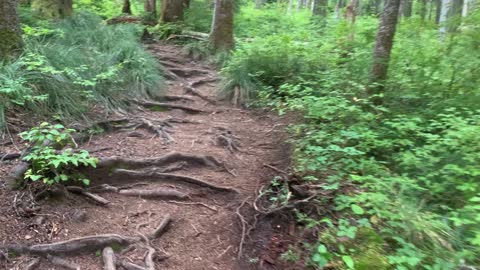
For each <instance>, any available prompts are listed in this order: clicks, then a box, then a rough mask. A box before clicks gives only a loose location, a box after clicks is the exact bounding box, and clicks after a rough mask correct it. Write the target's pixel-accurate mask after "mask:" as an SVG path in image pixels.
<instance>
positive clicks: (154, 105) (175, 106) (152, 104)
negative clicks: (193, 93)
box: [138, 101, 206, 114]
mask: <svg viewBox="0 0 480 270" xmlns="http://www.w3.org/2000/svg"><path fill="white" fill-rule="evenodd" d="M138 104H139V105H141V106H143V107H145V108H148V109H153V110H158V109H170V110H175V109H177V110H182V111H185V112H187V113H191V114H197V113H206V111H203V110H200V109H196V108H192V107H188V106H183V105H178V104H170V103H165V102H154V101H138Z"/></svg>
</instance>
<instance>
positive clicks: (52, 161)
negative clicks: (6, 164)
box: [20, 122, 98, 185]
mask: <svg viewBox="0 0 480 270" xmlns="http://www.w3.org/2000/svg"><path fill="white" fill-rule="evenodd" d="M73 132H74V130H73V129H68V128H65V127H64V126H63V125H61V124H53V125H52V124H49V123H46V122H44V123H41V124H40V125H39V126H38V127H34V128H32V129H30V130H29V131H25V132H22V133H20V136H21V138H22V139H23V140H24V141H26V142H28V143H29V147H30V150H29V153H28V154H27V155H25V157H24V158H23V160H24V161H26V162H28V163H29V164H30V168H29V169H28V170H27V171H26V173H25V179H26V180H28V181H39V180H40V181H42V182H44V183H45V184H48V185H54V184H61V183H63V182H67V181H81V182H82V183H83V184H85V185H89V184H90V180H89V179H87V178H85V177H84V176H83V175H82V174H81V173H79V171H78V167H80V166H82V167H94V168H95V167H96V165H97V162H98V160H97V159H96V158H93V157H91V156H90V155H89V153H88V152H87V151H85V150H80V151H78V152H77V151H74V150H73V149H72V147H74V146H75V142H74V140H73V137H72V133H73Z"/></svg>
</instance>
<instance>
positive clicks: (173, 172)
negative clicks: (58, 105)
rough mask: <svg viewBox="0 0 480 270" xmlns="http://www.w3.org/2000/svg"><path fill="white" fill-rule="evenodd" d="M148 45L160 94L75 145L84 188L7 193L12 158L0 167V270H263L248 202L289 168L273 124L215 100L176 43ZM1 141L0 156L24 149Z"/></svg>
mask: <svg viewBox="0 0 480 270" xmlns="http://www.w3.org/2000/svg"><path fill="white" fill-rule="evenodd" d="M148 49H149V50H150V51H151V52H152V53H153V54H154V55H155V56H156V57H157V58H158V60H159V61H160V63H161V64H162V66H163V67H164V68H165V73H166V76H167V77H168V80H167V87H166V88H167V90H166V93H165V97H164V98H163V100H156V101H155V102H153V101H136V102H137V103H138V104H139V105H141V107H140V106H139V110H138V112H136V113H129V114H124V115H122V116H121V117H113V116H112V119H115V121H108V122H107V121H105V122H102V123H98V125H99V126H101V127H103V128H104V129H107V130H110V131H111V132H108V133H103V134H100V135H93V136H92V137H91V138H89V140H87V141H86V142H85V143H83V144H82V145H80V147H81V148H84V149H87V150H89V151H90V152H91V153H92V155H93V156H96V157H99V158H100V160H101V163H100V165H99V168H98V170H93V171H91V172H89V173H88V174H89V176H90V178H91V180H92V183H91V185H90V187H89V188H88V189H86V190H85V189H78V188H75V187H70V188H69V189H68V190H69V191H70V192H66V194H67V196H57V195H58V194H55V193H51V194H50V193H49V194H47V195H45V196H42V197H45V198H41V199H39V198H38V197H37V198H33V196H31V194H32V193H31V190H18V191H9V190H7V188H6V186H5V181H4V180H5V179H6V177H7V175H8V174H9V172H10V171H11V170H12V168H14V167H15V166H17V165H18V164H19V163H20V161H19V160H18V159H17V160H13V161H3V162H0V179H2V181H0V183H1V188H0V224H1V226H0V248H2V247H3V251H4V252H3V253H0V257H2V256H7V253H6V252H5V250H7V251H8V259H5V258H3V259H2V258H0V269H86V270H88V269H92V270H97V269H108V270H113V269H137V270H138V269H140V270H141V269H144V270H154V269H171V270H173V269H178V270H188V269H195V270H202V269H205V270H206V269H208V270H211V269H218V270H230V269H231V270H235V269H272V267H265V268H264V266H261V267H260V266H259V265H263V264H264V263H263V260H264V258H263V257H262V256H263V255H262V252H264V251H263V250H264V249H268V246H269V245H270V242H271V237H272V235H271V229H270V227H271V224H262V222H263V221H261V220H257V218H258V215H257V214H255V212H254V211H252V209H251V202H252V201H253V199H254V198H255V196H256V192H257V190H258V189H259V187H260V186H261V185H263V184H264V183H266V182H267V181H269V180H271V179H272V178H273V177H274V176H275V175H278V173H279V172H278V171H275V169H276V168H278V169H279V170H284V169H285V168H286V167H287V166H288V162H289V160H288V155H289V153H288V147H287V146H286V144H285V142H284V141H285V134H283V132H282V130H283V128H282V124H281V121H282V119H279V118H278V117H277V116H275V115H273V114H270V113H268V112H266V111H263V110H262V111H259V110H245V109H240V108H235V107H232V106H230V105H228V104H227V103H222V102H219V101H215V94H214V92H215V90H216V89H217V84H218V74H217V72H216V71H215V69H214V68H212V67H211V66H209V65H207V64H205V63H202V62H196V61H194V60H192V59H191V58H189V57H188V56H187V55H186V54H185V53H184V52H183V51H182V48H181V47H178V46H175V45H166V44H161V43H154V44H149V45H148ZM140 108H144V109H140ZM145 108H148V109H145ZM13 137H15V136H13ZM1 143H2V144H0V153H2V152H3V153H9V152H16V151H18V150H16V147H20V148H21V144H19V142H18V141H15V142H14V144H9V143H8V142H7V140H6V139H5V140H4V141H1ZM20 150H22V149H20ZM112 164H114V165H112ZM102 168H103V171H102ZM64 195H65V193H64ZM89 196H90V197H89ZM95 196H101V197H95ZM102 200H103V201H102ZM102 204H104V205H102ZM242 220H243V221H242ZM254 230H255V231H257V232H256V233H253V231H254ZM90 236H91V238H88V237H90ZM85 237H87V238H85ZM72 239H74V240H72ZM75 239H77V240H75ZM61 241H66V242H61ZM50 243H53V244H52V245H48V244H50ZM14 244H15V245H14ZM6 247H8V248H6ZM108 247H110V248H108ZM125 247H128V248H126V249H125ZM240 248H243V251H242V256H241V257H240V258H239V257H238V256H239V249H240ZM269 260H270V263H272V261H271V260H272V259H271V258H270V259H269ZM267 261H268V260H267ZM273 263H274V262H273ZM62 265H63V266H62ZM115 265H116V266H115ZM104 267H105V268H104ZM107 267H110V268H107ZM273 268H275V267H273Z"/></svg>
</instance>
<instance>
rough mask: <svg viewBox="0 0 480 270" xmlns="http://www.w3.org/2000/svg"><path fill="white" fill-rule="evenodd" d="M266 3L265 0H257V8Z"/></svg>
mask: <svg viewBox="0 0 480 270" xmlns="http://www.w3.org/2000/svg"><path fill="white" fill-rule="evenodd" d="M263 5H265V0H255V8H256V9H260V8H262V7H263Z"/></svg>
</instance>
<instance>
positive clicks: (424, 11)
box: [420, 0, 428, 21]
mask: <svg viewBox="0 0 480 270" xmlns="http://www.w3.org/2000/svg"><path fill="white" fill-rule="evenodd" d="M427 4H428V0H422V5H421V7H420V18H421V19H422V21H425V18H426V16H427Z"/></svg>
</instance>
